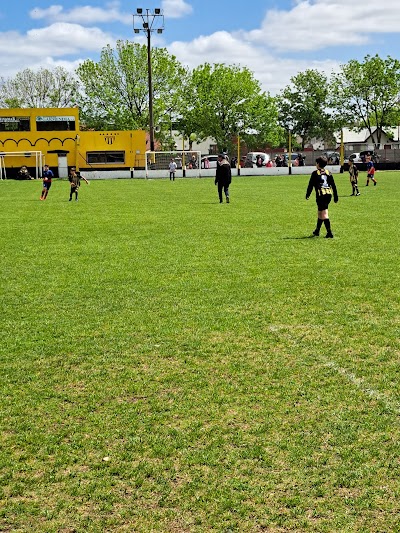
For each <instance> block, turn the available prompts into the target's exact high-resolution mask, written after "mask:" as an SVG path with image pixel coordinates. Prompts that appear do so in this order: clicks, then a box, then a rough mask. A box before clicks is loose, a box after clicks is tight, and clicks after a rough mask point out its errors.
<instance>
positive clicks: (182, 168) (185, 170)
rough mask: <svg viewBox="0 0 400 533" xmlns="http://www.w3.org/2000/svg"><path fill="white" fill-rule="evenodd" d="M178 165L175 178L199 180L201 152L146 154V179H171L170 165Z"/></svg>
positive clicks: (185, 151) (148, 152)
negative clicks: (172, 163)
mask: <svg viewBox="0 0 400 533" xmlns="http://www.w3.org/2000/svg"><path fill="white" fill-rule="evenodd" d="M171 162H175V163H176V172H175V177H177V178H182V177H183V178H185V177H187V178H199V177H200V167H201V152H198V151H196V150H177V151H170V152H151V151H147V152H146V178H169V172H170V170H169V169H170V166H169V165H170V163H171Z"/></svg>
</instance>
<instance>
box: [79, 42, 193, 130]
mask: <svg viewBox="0 0 400 533" xmlns="http://www.w3.org/2000/svg"><path fill="white" fill-rule="evenodd" d="M151 62H152V81H153V113H154V124H155V125H157V124H158V123H163V124H165V123H167V124H169V122H170V120H171V113H170V111H171V109H175V107H176V106H178V105H179V98H180V92H181V87H182V83H183V82H184V80H185V77H186V70H185V68H184V67H183V66H182V65H181V64H180V63H179V61H178V60H177V59H176V58H175V56H172V55H170V54H169V53H168V52H167V50H166V49H165V48H153V49H152V50H151ZM76 72H77V76H78V78H79V80H80V82H81V86H82V91H81V92H80V95H79V97H78V103H79V105H80V107H81V114H82V120H83V122H85V123H86V125H87V126H89V127H95V128H96V129H108V128H118V129H135V128H139V129H148V128H149V85H148V66H147V47H146V46H145V45H139V44H137V43H131V42H129V41H118V42H117V45H116V49H115V50H114V49H113V48H112V47H111V46H109V45H108V46H106V47H105V48H103V50H102V52H101V56H100V60H99V61H98V62H95V61H92V60H86V61H84V62H83V63H82V64H81V65H80V66H79V67H78V69H77V71H76Z"/></svg>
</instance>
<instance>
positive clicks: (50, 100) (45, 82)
mask: <svg viewBox="0 0 400 533" xmlns="http://www.w3.org/2000/svg"><path fill="white" fill-rule="evenodd" d="M76 94H77V80H76V78H75V77H74V76H73V75H72V74H71V73H69V72H68V71H67V70H66V69H64V68H62V67H56V68H54V69H52V70H49V69H46V68H41V69H40V70H38V71H37V72H35V71H33V70H31V69H25V70H23V71H21V72H18V73H17V74H16V75H15V77H14V78H8V79H4V78H0V107H5V108H11V107H29V108H34V107H39V108H42V107H71V106H72V105H74V102H75V98H76Z"/></svg>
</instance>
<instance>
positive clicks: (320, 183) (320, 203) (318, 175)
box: [306, 156, 339, 239]
mask: <svg viewBox="0 0 400 533" xmlns="http://www.w3.org/2000/svg"><path fill="white" fill-rule="evenodd" d="M315 163H316V166H317V170H314V172H313V173H312V174H311V177H310V181H309V183H308V187H307V192H306V200H308V199H309V197H310V195H311V193H312V190H313V189H315V194H316V201H317V209H318V219H317V227H316V228H315V230H314V231H313V235H314V236H315V237H318V235H319V232H320V229H321V226H322V224H325V228H326V238H327V239H333V233H332V230H331V222H330V220H329V214H328V206H329V203H330V201H331V200H332V196H333V201H334V202H335V204H336V203H337V201H338V200H339V198H338V194H337V190H336V185H335V180H334V179H333V176H332V174H331V173H330V172H329V170H326V169H325V167H326V165H327V163H328V160H327V159H326V157H323V156H321V157H317V159H316V161H315Z"/></svg>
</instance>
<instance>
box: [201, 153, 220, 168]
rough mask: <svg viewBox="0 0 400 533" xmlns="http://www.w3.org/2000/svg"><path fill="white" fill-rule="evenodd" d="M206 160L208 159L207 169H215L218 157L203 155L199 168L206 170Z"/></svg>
mask: <svg viewBox="0 0 400 533" xmlns="http://www.w3.org/2000/svg"><path fill="white" fill-rule="evenodd" d="M206 159H208V163H209V167H208V168H217V161H218V156H217V155H214V154H213V155H205V156H203V157H202V158H201V168H207V167H206V163H205V161H206Z"/></svg>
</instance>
